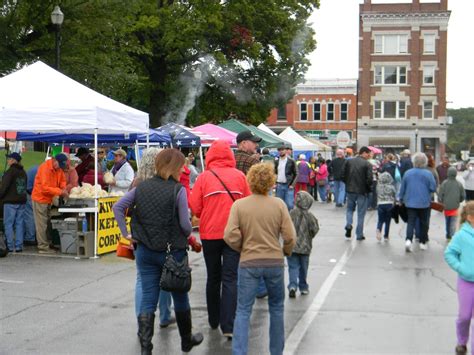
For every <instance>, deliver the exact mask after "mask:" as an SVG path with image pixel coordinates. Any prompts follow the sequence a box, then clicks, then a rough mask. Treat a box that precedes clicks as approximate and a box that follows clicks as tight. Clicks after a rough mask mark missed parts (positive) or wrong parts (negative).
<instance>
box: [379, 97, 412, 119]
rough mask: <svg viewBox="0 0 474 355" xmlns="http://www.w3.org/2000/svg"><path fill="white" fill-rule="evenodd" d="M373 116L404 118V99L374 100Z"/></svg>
mask: <svg viewBox="0 0 474 355" xmlns="http://www.w3.org/2000/svg"><path fill="white" fill-rule="evenodd" d="M374 118H379V119H384V118H385V119H399V118H406V102H405V101H375V102H374Z"/></svg>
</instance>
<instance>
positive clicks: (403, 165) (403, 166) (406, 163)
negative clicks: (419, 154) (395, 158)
mask: <svg viewBox="0 0 474 355" xmlns="http://www.w3.org/2000/svg"><path fill="white" fill-rule="evenodd" d="M412 168H413V163H412V162H411V158H410V157H404V158H401V159H400V175H401V176H402V177H403V175H405V173H406V172H407V171H408V170H410V169H412Z"/></svg>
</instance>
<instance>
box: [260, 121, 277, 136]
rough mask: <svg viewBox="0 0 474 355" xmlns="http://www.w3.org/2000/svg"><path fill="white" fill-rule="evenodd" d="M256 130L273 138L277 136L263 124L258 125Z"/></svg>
mask: <svg viewBox="0 0 474 355" xmlns="http://www.w3.org/2000/svg"><path fill="white" fill-rule="evenodd" d="M257 128H258V129H260V130H262V131H264V132H266V133H268V134H271V135H273V136H275V137H278V134H276V133H275V132H273V131H272V130H271V129H270V128H268V126H266V125H265V124H264V123H260V124H259V125H258V126H257Z"/></svg>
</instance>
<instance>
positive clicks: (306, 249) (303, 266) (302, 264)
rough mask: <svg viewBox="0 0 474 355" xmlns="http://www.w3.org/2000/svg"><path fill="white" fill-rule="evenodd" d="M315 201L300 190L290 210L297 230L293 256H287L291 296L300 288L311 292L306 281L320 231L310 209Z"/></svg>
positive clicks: (303, 292)
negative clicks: (312, 251) (314, 243)
mask: <svg viewBox="0 0 474 355" xmlns="http://www.w3.org/2000/svg"><path fill="white" fill-rule="evenodd" d="M313 201H314V199H313V197H312V196H311V195H310V194H309V193H307V192H306V191H299V192H298V193H297V194H296V201H295V208H294V209H292V210H291V212H290V217H291V220H292V221H293V224H294V226H295V230H296V245H295V247H294V248H293V253H292V254H291V256H288V257H287V261H288V273H289V279H290V282H289V284H288V290H289V295H290V297H291V298H294V297H296V290H297V289H298V288H299V289H300V292H301V294H302V295H307V294H308V293H309V286H308V283H307V282H306V276H307V275H308V266H309V255H310V254H311V249H312V242H313V238H314V237H315V236H316V234H317V233H318V231H319V224H318V220H317V219H316V217H315V216H314V215H313V214H312V213H311V212H310V211H309V209H310V208H311V206H312V205H313Z"/></svg>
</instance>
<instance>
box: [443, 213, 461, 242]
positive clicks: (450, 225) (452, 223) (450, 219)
mask: <svg viewBox="0 0 474 355" xmlns="http://www.w3.org/2000/svg"><path fill="white" fill-rule="evenodd" d="M445 219H446V238H448V237H449V238H451V237H452V236H453V235H454V232H455V230H456V223H457V221H458V217H457V216H445Z"/></svg>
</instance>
